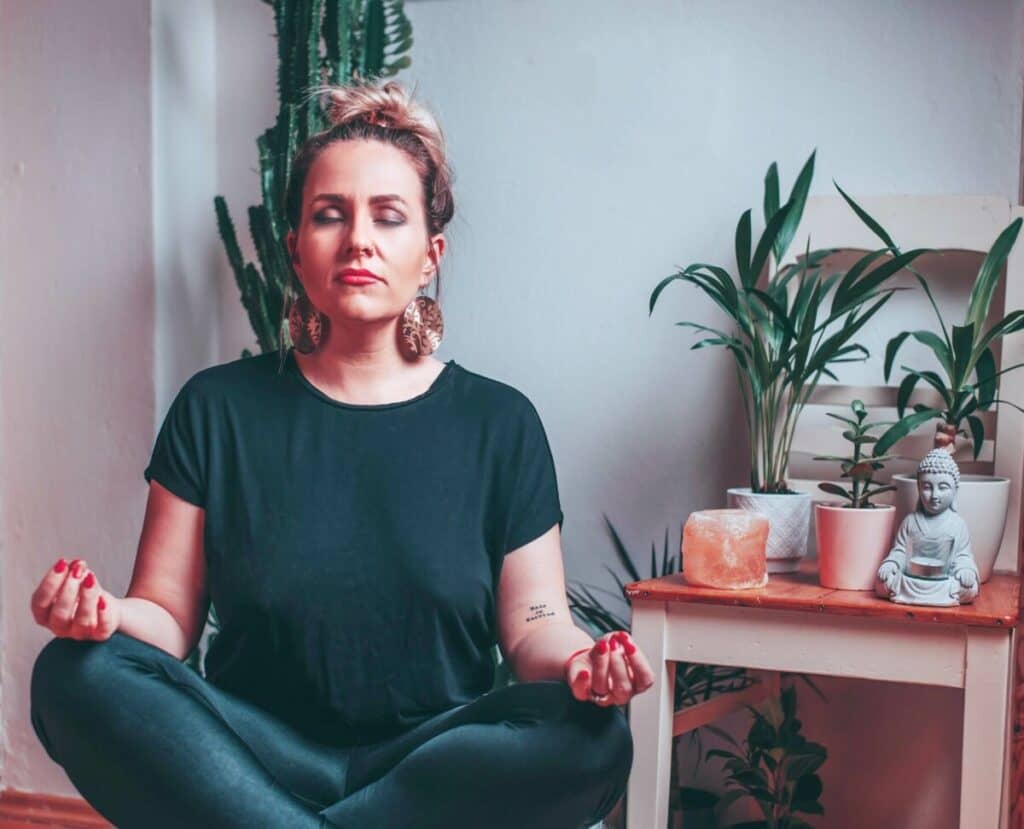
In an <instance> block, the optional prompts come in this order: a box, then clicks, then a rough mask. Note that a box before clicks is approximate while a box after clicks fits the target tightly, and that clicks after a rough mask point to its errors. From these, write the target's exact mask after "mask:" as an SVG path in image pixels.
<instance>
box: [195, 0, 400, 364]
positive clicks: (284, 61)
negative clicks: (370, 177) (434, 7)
mask: <svg viewBox="0 0 1024 829" xmlns="http://www.w3.org/2000/svg"><path fill="white" fill-rule="evenodd" d="M263 2H265V3H266V4H267V5H269V6H272V7H273V9H274V24H275V28H276V31H277V55H278V70H277V95H278V101H279V104H280V107H279V110H278V114H277V120H276V122H275V123H274V126H272V127H270V128H269V129H267V130H266V131H265V132H264V133H263V134H262V135H260V136H259V138H257V139H256V145H257V147H258V149H259V158H260V184H261V189H262V195H263V203H262V204H259V205H253V206H251V207H250V208H249V234H250V236H251V237H252V241H253V246H254V248H255V250H256V255H257V258H258V259H259V267H257V266H256V265H255V264H253V263H251V262H245V261H244V260H243V257H242V251H241V248H240V247H239V245H238V238H237V236H236V235H235V226H234V223H233V222H232V220H231V214H230V212H229V211H228V206H227V202H226V201H225V200H224V197H223V196H216V197H215V198H214V209H215V211H216V214H217V226H218V229H219V231H220V235H221V239H222V240H223V242H224V249H225V252H226V253H227V258H228V262H229V263H230V265H231V270H232V271H233V273H234V276H235V282H236V283H237V285H238V289H239V291H240V293H241V298H242V305H243V306H244V307H245V310H246V313H247V314H248V316H249V323H250V325H252V329H253V332H254V333H255V335H256V342H257V344H258V346H259V349H260V351H261V352H264V353H266V352H268V351H273V350H275V349H276V348H278V346H279V343H280V342H281V341H282V339H283V341H285V342H287V343H288V344H289V345H290V340H289V338H288V330H287V329H288V326H287V325H286V324H284V319H283V316H284V314H283V311H284V305H285V302H286V300H287V298H288V292H289V289H290V284H291V283H290V277H291V266H290V264H289V261H288V251H287V247H286V245H285V241H284V240H285V237H286V235H287V231H288V222H287V219H286V216H285V203H284V195H285V188H286V187H287V184H288V176H289V174H290V173H291V165H292V160H293V158H294V156H295V152H296V150H297V149H298V147H299V146H300V145H301V144H302V143H303V142H304V141H305V140H306V139H307V138H308V137H309V136H310V135H313V134H314V133H317V132H320V131H321V130H323V129H325V128H326V127H327V126H328V121H327V116H326V112H325V111H324V109H323V107H322V105H321V103H320V101H319V100H317V99H316V98H312V97H311V96H310V94H309V92H310V90H311V89H313V88H315V87H317V86H319V85H321V84H324V83H329V84H334V85H338V84H351V83H358V82H362V81H371V80H374V79H378V78H385V77H390V76H392V75H394V74H396V73H397V72H398V71H400V70H402V69H405V68H406V67H408V66H409V65H410V63H411V59H410V57H409V56H408V54H406V53H407V52H408V51H409V49H410V48H411V47H412V24H411V23H410V22H409V19H408V18H407V17H406V15H405V11H404V8H403V1H402V0H263ZM242 356H250V352H249V350H248V349H245V350H243V352H242Z"/></svg>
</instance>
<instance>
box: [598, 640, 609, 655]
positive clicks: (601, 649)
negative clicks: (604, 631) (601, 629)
mask: <svg viewBox="0 0 1024 829" xmlns="http://www.w3.org/2000/svg"><path fill="white" fill-rule="evenodd" d="M597 652H598V653H608V640H607V639H602V640H601V641H600V642H598V643H597Z"/></svg>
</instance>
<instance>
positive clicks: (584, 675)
mask: <svg viewBox="0 0 1024 829" xmlns="http://www.w3.org/2000/svg"><path fill="white" fill-rule="evenodd" d="M580 677H581V678H582V679H590V671H580Z"/></svg>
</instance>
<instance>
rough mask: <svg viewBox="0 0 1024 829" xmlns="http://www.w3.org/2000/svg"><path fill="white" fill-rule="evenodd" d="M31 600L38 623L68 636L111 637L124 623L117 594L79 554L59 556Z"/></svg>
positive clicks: (76, 637) (73, 637)
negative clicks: (71, 557)
mask: <svg viewBox="0 0 1024 829" xmlns="http://www.w3.org/2000/svg"><path fill="white" fill-rule="evenodd" d="M31 604H32V616H33V617H34V618H35V620H36V622H37V623H38V624H40V625H42V626H43V627H45V628H49V629H50V630H51V631H52V632H53V634H54V635H55V636H60V637H64V638H67V639H92V640H103V639H109V638H110V636H111V634H113V633H114V631H115V630H117V628H118V626H119V625H120V623H121V606H120V604H119V603H118V601H117V598H116V597H114V596H112V595H111V594H110V593H108V592H107V591H106V590H104V589H103V588H102V587H100V583H99V581H98V580H97V579H96V576H95V574H94V573H93V572H92V571H91V570H90V569H89V568H88V567H87V566H86V563H85V561H84V560H82V559H79V558H76V559H74V560H73V561H71V562H70V563H69V562H66V561H64V559H63V558H62V559H59V560H58V561H57V563H56V564H55V565H54V566H53V567H51V568H50V569H49V571H48V572H47V573H46V575H45V576H43V580H42V581H41V582H39V586H38V587H37V588H36V589H35V590H34V591H33V593H32V602H31Z"/></svg>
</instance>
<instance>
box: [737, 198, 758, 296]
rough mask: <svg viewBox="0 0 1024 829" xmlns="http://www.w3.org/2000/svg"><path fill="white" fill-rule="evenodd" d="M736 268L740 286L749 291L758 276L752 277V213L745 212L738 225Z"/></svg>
mask: <svg viewBox="0 0 1024 829" xmlns="http://www.w3.org/2000/svg"><path fill="white" fill-rule="evenodd" d="M736 268H737V270H738V271H739V275H740V284H741V285H743V287H744V288H745V289H749V288H750V287H751V286H752V285H753V283H754V280H756V279H757V277H756V276H754V277H751V275H750V211H749V210H745V211H744V212H743V215H742V216H740V220H739V222H738V223H737V225H736Z"/></svg>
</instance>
